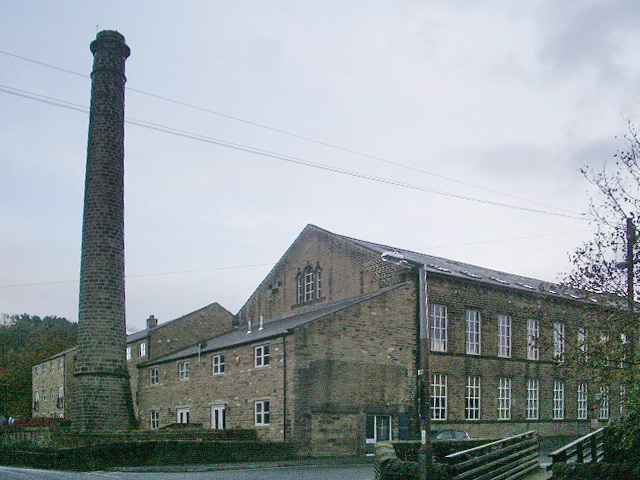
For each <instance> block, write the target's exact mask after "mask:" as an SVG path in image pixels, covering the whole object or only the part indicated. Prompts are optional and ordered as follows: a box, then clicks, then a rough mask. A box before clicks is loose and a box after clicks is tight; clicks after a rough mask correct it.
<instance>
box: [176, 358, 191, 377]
mask: <svg viewBox="0 0 640 480" xmlns="http://www.w3.org/2000/svg"><path fill="white" fill-rule="evenodd" d="M178 378H179V379H180V380H187V379H188V378H189V362H180V363H178Z"/></svg>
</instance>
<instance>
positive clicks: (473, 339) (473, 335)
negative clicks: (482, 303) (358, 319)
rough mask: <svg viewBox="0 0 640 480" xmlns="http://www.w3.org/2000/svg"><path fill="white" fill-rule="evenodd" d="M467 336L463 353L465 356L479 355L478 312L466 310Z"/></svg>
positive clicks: (479, 326) (479, 317)
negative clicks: (464, 352)
mask: <svg viewBox="0 0 640 480" xmlns="http://www.w3.org/2000/svg"><path fill="white" fill-rule="evenodd" d="M466 315H467V332H466V333H467V335H466V346H465V351H466V353H467V355H480V353H481V339H482V337H481V332H482V316H481V315H480V312H479V311H478V310H467V313H466Z"/></svg>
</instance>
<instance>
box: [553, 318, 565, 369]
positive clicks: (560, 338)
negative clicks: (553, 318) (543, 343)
mask: <svg viewBox="0 0 640 480" xmlns="http://www.w3.org/2000/svg"><path fill="white" fill-rule="evenodd" d="M553 359H554V360H555V361H556V362H564V323H558V322H555V323H554V324H553Z"/></svg>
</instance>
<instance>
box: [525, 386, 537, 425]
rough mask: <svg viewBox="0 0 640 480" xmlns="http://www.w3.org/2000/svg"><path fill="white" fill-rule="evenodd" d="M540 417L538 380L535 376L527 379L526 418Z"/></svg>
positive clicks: (535, 418) (534, 418)
mask: <svg viewBox="0 0 640 480" xmlns="http://www.w3.org/2000/svg"><path fill="white" fill-rule="evenodd" d="M539 418H540V381H539V380H537V379H535V378H530V379H529V380H527V420H538V419H539Z"/></svg>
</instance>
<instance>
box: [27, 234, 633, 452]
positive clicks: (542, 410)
mask: <svg viewBox="0 0 640 480" xmlns="http://www.w3.org/2000/svg"><path fill="white" fill-rule="evenodd" d="M387 251H395V252H398V253H399V254H402V255H404V256H405V258H407V259H409V260H411V261H412V262H414V263H418V264H422V265H424V269H425V270H426V272H427V282H426V283H427V288H426V291H427V295H426V296H427V313H428V321H429V331H430V347H431V349H430V380H431V389H430V390H431V417H432V427H433V428H434V429H439V428H454V429H461V430H466V431H468V432H469V433H470V434H471V435H472V436H502V435H507V434H511V433H519V432H523V431H527V430H537V431H538V433H539V434H540V435H550V434H553V435H557V434H576V433H585V432H587V431H588V430H589V429H590V428H592V427H593V426H595V425H597V424H598V423H602V422H607V421H609V420H610V419H611V418H613V417H615V416H616V415H619V414H620V412H621V410H622V408H623V400H624V398H623V395H624V388H621V389H617V387H616V388H615V389H614V388H611V390H610V391H609V394H608V395H605V396H602V395H601V393H602V391H603V390H602V389H601V386H600V385H597V384H594V383H593V382H592V381H591V380H590V379H588V378H576V377H575V376H568V375H566V374H564V373H563V370H562V369H560V368H558V367H559V363H560V362H561V356H562V355H564V352H565V351H569V346H570V345H575V344H576V342H577V341H578V340H579V336H580V335H581V334H582V332H584V331H585V329H588V328H589V326H590V323H589V322H597V318H598V316H599V315H604V314H605V313H606V312H607V309H609V308H611V307H610V306H607V305H606V304H604V302H599V301H596V299H593V298H586V297H584V296H583V295H580V294H577V293H576V292H567V291H563V290H562V289H560V288H559V287H557V286H554V285H550V284H547V283H544V282H541V281H539V280H535V279H532V278H526V277H521V276H518V275H514V274H510V273H505V272H499V271H494V270H490V269H486V268H481V267H478V266H474V265H469V264H464V263H460V262H456V261H453V260H448V259H444V258H439V257H434V256H430V255H425V254H421V253H416V252H411V251H406V250H403V249H400V248H394V247H391V246H385V245H379V244H376V243H371V242H367V241H363V240H357V239H354V238H350V237H346V236H343V235H339V234H335V233H332V232H329V231H327V230H324V229H322V228H320V227H317V226H314V225H308V226H307V227H305V228H304V230H303V231H302V232H301V233H300V235H299V236H298V238H297V239H295V241H294V242H293V243H292V244H291V246H290V247H289V248H288V250H287V251H286V252H285V253H284V254H283V256H282V257H281V258H280V260H279V261H278V262H277V263H276V265H275V266H274V267H273V268H272V270H271V271H270V272H269V274H268V275H267V276H266V277H265V278H264V280H263V281H262V282H261V283H260V284H259V285H258V286H257V288H256V290H255V291H254V292H253V293H252V294H251V295H250V296H249V298H248V299H247V301H246V303H245V304H244V306H243V307H242V308H241V309H240V311H239V312H238V313H237V314H236V315H232V314H231V313H229V312H228V311H226V310H225V309H224V308H223V307H221V306H220V305H218V304H212V305H209V306H207V307H204V308H203V309H201V310H198V311H195V312H193V313H191V314H188V315H185V316H184V317H181V318H178V319H175V320H172V321H170V322H165V323H159V324H156V320H155V319H154V318H151V319H150V323H149V324H148V328H147V329H145V330H143V331H141V332H137V333H135V334H132V335H129V336H128V340H127V352H128V354H127V356H128V368H129V372H130V374H131V381H132V397H133V402H134V405H135V415H136V420H137V422H138V425H139V427H140V428H143V429H158V428H163V427H166V426H167V425H170V424H174V423H191V424H193V425H194V426H196V425H197V426H198V427H201V428H206V429H234V428H251V429H255V430H256V431H257V432H258V435H259V437H260V438H263V439H268V440H276V441H288V442H295V443H297V444H298V445H299V446H300V448H301V451H302V452H303V453H307V454H310V455H341V454H362V453H365V452H367V451H369V449H370V446H371V444H372V443H373V442H375V441H377V440H383V439H389V438H393V439H409V438H411V437H413V436H414V435H415V434H416V431H417V423H416V409H417V404H418V403H417V402H418V398H417V386H416V383H417V378H416V374H417V368H418V364H419V358H418V298H419V295H418V288H417V283H418V282H417V276H416V274H415V272H414V271H413V270H412V269H410V268H407V267H406V266H402V265H394V264H391V263H385V262H383V261H382V259H381V254H382V253H384V252H387ZM75 355H76V354H75V353H74V350H71V351H68V352H61V354H60V355H59V356H54V357H52V358H51V359H48V360H46V361H45V362H43V364H41V365H38V366H36V367H34V406H35V405H36V402H37V406H38V409H37V410H36V409H35V407H34V416H37V415H43V414H45V412H46V414H47V415H48V414H52V415H60V414H64V413H65V412H64V408H60V407H57V410H56V407H54V406H53V405H54V404H55V402H53V399H51V400H50V399H49V395H48V392H49V391H51V389H52V388H53V389H54V390H55V387H52V386H50V384H46V385H47V386H46V387H45V386H44V385H45V382H47V381H48V380H50V379H51V375H52V374H51V368H57V367H55V365H65V366H66V365H70V364H72V363H73V357H74V356H75ZM60 358H63V360H60ZM51 365H54V367H51ZM42 372H44V374H43V373H42ZM58 381H61V382H72V381H73V380H72V377H69V376H65V375H58ZM61 386H62V387H63V390H64V392H65V401H64V402H63V403H64V404H65V405H66V403H67V402H68V398H67V397H68V396H73V395H74V387H73V385H70V384H67V383H65V384H64V385H61ZM623 387H624V386H623ZM43 389H45V390H47V397H46V398H47V400H46V401H43V399H42V395H41V392H42V390H43ZM614 390H615V391H614ZM67 392H68V393H67ZM36 396H37V398H36ZM49 407H51V408H49Z"/></svg>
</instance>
